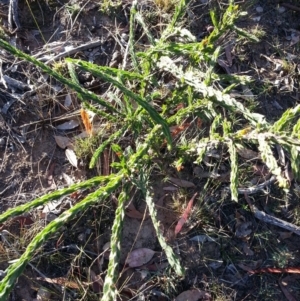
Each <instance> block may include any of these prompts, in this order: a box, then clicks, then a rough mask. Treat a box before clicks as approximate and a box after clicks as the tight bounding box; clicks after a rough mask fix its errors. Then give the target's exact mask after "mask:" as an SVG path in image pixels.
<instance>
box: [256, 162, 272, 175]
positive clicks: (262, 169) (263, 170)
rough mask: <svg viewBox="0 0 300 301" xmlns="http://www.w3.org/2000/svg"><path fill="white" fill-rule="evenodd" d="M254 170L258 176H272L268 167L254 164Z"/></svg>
mask: <svg viewBox="0 0 300 301" xmlns="http://www.w3.org/2000/svg"><path fill="white" fill-rule="evenodd" d="M253 170H254V174H255V175H256V176H260V177H264V178H266V177H267V176H269V175H270V171H269V168H268V167H267V165H261V164H253Z"/></svg>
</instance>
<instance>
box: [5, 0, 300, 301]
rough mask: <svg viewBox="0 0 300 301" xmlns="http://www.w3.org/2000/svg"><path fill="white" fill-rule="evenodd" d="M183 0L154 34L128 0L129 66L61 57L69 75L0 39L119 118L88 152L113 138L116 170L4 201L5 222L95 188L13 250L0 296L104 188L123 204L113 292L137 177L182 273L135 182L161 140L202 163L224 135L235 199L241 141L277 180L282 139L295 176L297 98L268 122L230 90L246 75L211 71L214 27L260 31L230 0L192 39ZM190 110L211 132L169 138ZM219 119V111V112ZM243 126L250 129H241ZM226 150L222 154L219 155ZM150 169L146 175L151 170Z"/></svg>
mask: <svg viewBox="0 0 300 301" xmlns="http://www.w3.org/2000/svg"><path fill="white" fill-rule="evenodd" d="M187 2H188V1H185V0H180V1H179V2H178V4H177V5H176V8H175V12H174V16H173V18H172V20H171V22H169V23H168V25H167V26H166V28H165V29H164V30H163V31H162V32H161V35H160V38H158V39H156V40H155V39H154V38H153V36H154V35H153V34H152V32H151V29H149V28H147V26H146V23H145V22H144V20H143V17H142V13H140V12H139V11H138V8H137V7H138V5H137V4H138V3H137V1H134V2H133V5H132V9H131V17H130V37H129V44H128V47H129V54H130V61H131V63H132V68H133V70H134V71H132V72H130V71H125V70H120V69H114V68H108V67H100V66H96V65H93V64H91V63H87V62H83V61H79V60H73V59H67V60H66V61H67V63H68V68H69V73H70V78H66V77H64V76H62V75H61V74H59V73H58V72H55V71H54V70H53V69H51V68H50V67H48V66H46V65H45V64H43V63H42V62H40V61H38V60H36V59H34V58H33V57H31V56H29V55H27V54H25V53H23V52H21V51H20V50H17V49H15V48H14V47H12V46H11V45H10V44H8V43H7V42H5V41H3V40H0V46H1V47H2V48H4V49H5V50H6V51H9V52H10V53H12V54H13V55H14V56H15V57H17V58H21V59H25V60H27V61H28V62H30V63H33V64H34V65H35V66H37V67H39V68H41V69H42V70H43V71H44V72H46V73H47V74H49V75H50V76H52V77H53V78H54V79H55V80H57V81H59V82H61V83H63V84H64V85H66V86H68V87H69V88H71V89H73V90H74V91H76V92H77V93H78V97H79V99H80V100H81V101H82V103H83V106H85V107H87V108H89V109H90V110H92V111H93V112H95V113H96V114H98V115H99V116H100V117H101V118H102V120H104V121H106V122H114V123H115V124H116V128H118V130H117V131H116V132H115V133H109V135H108V138H107V139H106V140H105V141H104V142H103V143H102V144H101V145H100V146H99V147H98V149H97V150H96V152H95V153H94V154H93V157H92V160H91V162H90V167H93V166H94V165H95V162H96V161H97V159H98V158H99V156H100V154H101V152H102V151H103V150H104V149H105V148H106V147H109V146H110V147H112V148H113V149H114V150H115V151H116V152H118V154H119V155H120V162H114V163H113V166H114V168H115V169H116V170H117V172H116V173H115V174H112V175H110V176H107V177H95V178H93V179H91V180H88V181H85V182H83V183H81V184H76V185H73V186H71V187H70V188H66V189H63V190H60V191H57V192H54V193H51V194H49V195H46V196H43V197H41V198H38V199H35V200H33V201H32V202H29V203H27V204H25V205H21V206H18V207H16V208H13V209H9V210H8V211H7V212H5V213H3V214H1V215H0V222H3V221H5V220H7V219H9V218H11V217H13V216H16V215H20V214H22V213H24V212H27V211H29V210H32V209H34V208H36V207H38V206H40V205H43V204H45V203H47V202H49V201H51V200H54V199H57V198H59V197H61V196H64V195H67V194H69V193H72V192H74V191H76V190H78V189H84V188H93V190H94V191H93V190H92V192H90V193H89V194H88V196H87V197H85V198H84V199H83V200H82V201H80V202H79V203H77V204H76V205H75V206H74V207H72V208H70V209H69V210H67V211H65V212H64V213H63V214H62V215H61V216H59V217H58V218H57V219H56V220H54V221H52V222H51V223H50V224H48V225H47V226H46V227H45V228H44V230H43V231H41V232H40V233H39V234H38V235H36V237H35V238H34V239H33V240H32V242H31V243H30V244H29V245H28V247H27V249H26V251H25V252H24V254H23V255H22V256H21V257H20V258H19V260H18V261H16V262H15V263H13V264H12V265H11V266H10V267H9V269H8V271H7V275H6V277H5V278H4V279H3V280H2V281H1V285H0V300H5V299H6V298H7V297H8V295H9V292H10V291H11V289H12V288H13V285H14V283H15V281H16V279H17V278H18V277H19V275H20V274H21V273H22V271H23V270H24V268H25V266H26V264H27V263H28V262H29V261H30V260H31V259H32V258H33V256H34V253H35V251H36V250H37V249H38V248H39V247H40V246H41V245H42V244H43V243H44V242H46V241H47V240H48V239H49V238H50V237H51V235H52V234H53V233H54V232H57V231H59V228H60V227H62V226H63V225H64V224H65V223H66V222H67V221H70V220H72V219H73V218H74V217H75V215H76V214H80V213H81V212H82V211H83V210H84V209H86V208H87V207H89V206H91V205H93V204H95V203H97V202H104V201H105V199H107V197H108V196H109V194H110V193H113V192H114V193H116V194H117V195H118V196H119V197H118V200H119V204H118V208H117V210H116V215H115V221H114V224H113V229H112V244H111V245H112V246H113V248H112V252H111V256H110V261H109V265H108V272H107V278H106V279H105V285H104V296H103V299H102V300H105V301H106V300H115V299H116V293H117V291H116V290H117V288H116V287H115V279H116V277H117V272H118V270H117V268H116V267H117V264H118V257H119V242H120V235H121V229H122V221H123V217H124V201H125V200H126V199H127V197H128V195H127V193H128V190H129V189H130V187H132V186H136V187H138V188H139V189H141V190H142V191H143V192H144V194H145V196H146V203H147V206H148V208H149V212H150V215H151V218H152V221H153V225H154V227H155V230H156V233H157V237H158V240H159V242H160V245H161V247H162V249H163V250H164V251H165V252H166V255H167V258H168V260H169V263H170V265H171V266H172V267H173V268H174V270H175V271H176V273H177V274H178V275H183V273H184V271H183V269H182V267H181V266H180V263H179V260H178V258H177V257H176V256H175V254H174V252H173V250H172V248H171V247H170V246H168V245H167V243H166V241H165V239H164V237H163V235H162V234H161V232H160V229H159V222H158V221H157V218H156V209H155V206H154V203H153V199H152V195H151V194H150V188H149V187H150V185H149V184H148V183H147V181H142V182H139V181H138V180H137V178H138V177H139V176H141V175H142V174H145V169H147V172H148V173H149V174H150V173H151V168H150V166H149V165H150V164H149V162H151V160H152V159H153V157H154V155H155V156H159V155H160V153H159V151H155V150H160V149H161V147H162V146H164V145H168V147H169V148H168V149H167V151H169V150H170V149H171V147H173V152H172V153H171V152H170V153H168V154H167V155H169V157H170V158H173V159H174V161H175V162H177V164H178V162H179V163H180V164H181V163H182V162H183V156H182V157H179V158H178V157H176V156H175V158H174V154H181V155H182V154H183V153H184V155H186V156H188V157H189V158H190V159H191V160H194V161H196V162H197V163H198V164H200V163H201V162H202V160H203V159H204V158H205V156H206V154H208V152H210V151H211V150H212V149H216V148H217V147H218V146H220V145H221V146H222V145H225V146H226V154H227V155H228V154H229V159H230V160H229V162H230V166H231V176H230V181H231V184H230V189H231V193H232V199H233V200H235V201H237V200H238V185H239V177H238V156H237V149H236V145H238V144H243V143H244V142H245V143H248V145H252V146H253V147H256V148H258V149H259V151H260V153H261V157H262V159H263V160H264V161H265V163H266V164H267V166H268V167H269V169H270V171H271V172H272V173H273V174H274V175H275V176H276V177H277V180H278V181H279V184H280V185H281V186H283V187H286V184H287V183H286V180H285V179H284V177H283V175H282V172H281V167H280V166H279V164H278V163H277V160H276V157H275V156H274V154H273V146H274V145H275V144H280V145H281V146H282V147H283V149H284V150H285V151H286V152H288V153H289V154H290V160H291V166H292V169H293V171H294V173H295V176H298V177H299V163H300V156H299V148H300V142H299V138H300V130H299V129H300V122H299V120H298V121H297V118H298V115H299V112H300V109H299V106H297V107H296V108H294V109H291V110H288V111H287V112H285V113H284V114H283V116H282V118H280V119H279V120H278V121H277V122H275V123H274V124H273V125H272V124H269V123H268V122H266V120H265V119H264V116H262V115H260V114H257V113H253V112H252V111H250V110H249V109H247V108H246V107H245V106H244V105H243V104H242V103H241V102H239V101H238V99H236V98H234V97H232V96H230V95H229V94H228V92H229V91H230V90H231V89H232V88H233V87H238V85H239V84H245V83H247V82H249V80H250V78H249V77H246V76H237V75H221V74H217V73H216V72H215V68H214V66H215V64H216V62H217V60H218V57H219V55H220V53H221V52H222V49H223V46H222V45H221V46H220V43H219V44H218V43H217V42H218V41H219V38H220V37H225V36H226V34H227V33H229V32H230V33H234V34H236V35H242V36H244V37H245V38H247V39H252V40H254V41H255V40H257V39H256V38H255V37H253V36H252V35H250V34H248V33H247V32H245V31H243V30H241V29H240V28H238V27H236V26H235V24H234V23H235V21H236V20H237V18H239V16H241V15H242V13H241V12H240V11H239V9H238V6H237V5H234V4H233V1H230V4H229V6H228V8H227V10H226V11H225V12H224V14H223V16H222V17H220V18H218V17H217V15H216V13H215V12H211V14H210V15H211V19H212V22H213V25H214V30H213V31H212V33H211V34H210V35H209V36H208V37H206V38H205V39H203V41H201V42H197V41H196V38H195V37H194V36H193V35H192V34H191V32H190V31H189V30H188V29H186V28H183V26H182V24H180V22H179V21H180V20H181V19H182V17H183V16H184V14H185V12H186V5H187ZM136 22H138V23H139V24H140V25H141V26H142V29H143V30H144V32H145V34H146V36H147V37H148V39H149V44H150V45H151V46H150V47H149V48H148V49H147V50H145V51H144V52H137V51H136V45H135V39H134V36H135V35H134V28H135V24H136ZM182 40H184V42H182ZM215 45H219V46H215ZM75 67H76V68H79V69H82V70H85V71H88V72H91V73H92V74H93V75H94V76H96V77H100V78H101V79H103V80H105V81H106V82H108V83H110V84H112V85H113V86H114V87H115V88H116V91H118V93H119V95H120V96H118V98H119V102H118V104H117V105H115V106H113V105H112V104H110V103H109V102H107V101H106V100H104V99H102V98H101V97H100V96H98V95H96V94H94V93H91V92H90V91H88V90H86V89H84V88H82V87H81V85H80V84H79V82H78V80H77V75H76V71H75V70H76V68H75ZM164 74H170V75H171V76H172V78H175V79H176V80H177V83H176V85H175V87H173V88H172V89H170V91H169V93H168V95H167V100H166V101H165V102H164V103H163V104H162V109H161V111H160V112H158V111H157V110H155V109H154V106H153V103H154V102H155V100H156V99H157V97H158V96H159V95H161V93H160V90H161V89H162V88H163V87H162V86H163V85H165V86H166V85H167V84H169V83H168V82H164V83H163V84H161V81H160V79H161V78H163V80H165V81H166V80H167V79H165V78H164V77H163V75H164ZM166 78H167V77H166ZM216 83H218V85H216ZM132 87H134V88H132ZM217 87H219V88H217ZM222 87H223V88H222ZM133 103H134V104H135V107H134V106H133ZM224 112H225V113H224ZM195 117H197V118H201V119H203V120H204V121H206V122H208V123H209V125H210V126H209V127H208V128H210V130H209V131H208V133H205V131H203V133H202V132H201V133H198V132H199V131H197V132H196V133H195V132H194V133H192V134H191V135H190V137H189V139H187V138H186V139H181V140H180V139H178V140H179V142H178V143H177V144H176V143H174V141H173V140H174V139H173V138H174V137H172V135H171V134H170V131H169V127H170V126H180V125H181V124H182V123H184V122H185V120H194V119H195ZM222 120H225V121H223V122H222ZM236 120H241V121H242V122H241V123H238V122H236ZM245 126H246V129H247V130H245ZM125 132H126V133H128V134H129V135H132V136H133V137H135V145H134V146H133V147H131V148H130V150H128V149H127V151H128V152H127V153H126V154H124V153H123V151H122V149H121V148H120V147H118V146H116V145H114V144H113V143H116V141H117V140H118V139H120V138H121V137H122V136H123V135H124V134H125ZM150 150H151V151H150ZM227 158H228V156H227ZM222 159H223V158H220V160H222ZM148 178H151V177H150V176H149V177H148ZM141 183H142V184H141ZM97 185H100V188H99V187H98V188H97V189H96V190H95V187H96V186H97Z"/></svg>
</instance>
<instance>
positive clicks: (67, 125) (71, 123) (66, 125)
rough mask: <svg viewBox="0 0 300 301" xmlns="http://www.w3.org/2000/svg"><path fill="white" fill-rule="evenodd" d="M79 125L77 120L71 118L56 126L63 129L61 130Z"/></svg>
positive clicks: (71, 128)
mask: <svg viewBox="0 0 300 301" xmlns="http://www.w3.org/2000/svg"><path fill="white" fill-rule="evenodd" d="M78 126H79V122H78V121H77V120H74V119H72V120H70V121H67V122H64V123H62V124H60V125H58V126H57V127H56V129H57V130H61V131H65V130H73V129H75V128H76V127H78Z"/></svg>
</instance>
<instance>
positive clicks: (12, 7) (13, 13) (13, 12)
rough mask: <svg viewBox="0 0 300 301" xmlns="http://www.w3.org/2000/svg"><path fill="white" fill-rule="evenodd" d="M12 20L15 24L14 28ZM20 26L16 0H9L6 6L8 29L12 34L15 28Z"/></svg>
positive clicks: (17, 28)
mask: <svg viewBox="0 0 300 301" xmlns="http://www.w3.org/2000/svg"><path fill="white" fill-rule="evenodd" d="M13 21H14V23H15V25H16V28H15V29H14V26H13ZM20 28H21V25H20V22H19V17H18V0H10V1H9V7H8V29H9V31H10V33H11V34H14V33H15V32H16V31H17V30H19V29H20Z"/></svg>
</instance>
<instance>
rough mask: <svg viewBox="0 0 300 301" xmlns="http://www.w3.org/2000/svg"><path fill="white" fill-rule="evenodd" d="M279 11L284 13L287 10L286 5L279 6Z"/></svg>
mask: <svg viewBox="0 0 300 301" xmlns="http://www.w3.org/2000/svg"><path fill="white" fill-rule="evenodd" d="M278 12H279V13H280V14H282V13H284V12H285V7H283V6H279V7H278Z"/></svg>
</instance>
